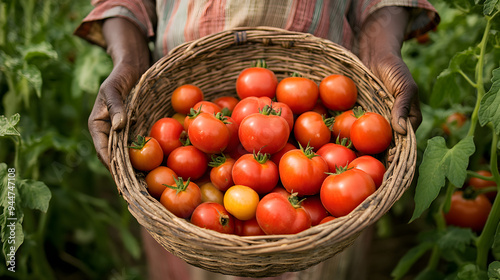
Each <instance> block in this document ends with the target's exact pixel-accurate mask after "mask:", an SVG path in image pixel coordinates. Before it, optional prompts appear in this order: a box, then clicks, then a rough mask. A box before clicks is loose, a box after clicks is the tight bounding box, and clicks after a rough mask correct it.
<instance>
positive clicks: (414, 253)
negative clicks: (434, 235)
mask: <svg viewBox="0 0 500 280" xmlns="http://www.w3.org/2000/svg"><path fill="white" fill-rule="evenodd" d="M433 246H434V243H433V242H423V243H420V244H418V245H417V246H415V247H413V248H411V249H410V250H409V251H408V252H406V254H405V255H404V256H403V257H402V258H401V260H399V262H398V264H397V265H396V267H395V268H394V270H393V271H392V272H391V276H392V277H394V279H396V280H397V279H401V278H403V276H405V274H406V273H408V271H409V270H410V268H411V267H412V266H413V265H414V264H415V263H416V262H417V261H418V260H419V259H420V258H421V257H422V256H423V255H424V254H425V253H426V252H427V251H429V250H431V249H432V247H433Z"/></svg>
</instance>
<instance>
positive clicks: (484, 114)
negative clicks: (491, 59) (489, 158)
mask: <svg viewBox="0 0 500 280" xmlns="http://www.w3.org/2000/svg"><path fill="white" fill-rule="evenodd" d="M491 82H492V85H491V88H490V90H489V91H488V92H487V93H486V94H485V95H484V96H483V99H482V100H481V104H480V107H479V112H478V114H479V115H478V116H479V124H480V125H481V126H484V125H486V124H487V123H488V122H491V123H492V124H493V127H494V130H495V134H500V68H497V69H495V70H493V77H492V78H491Z"/></svg>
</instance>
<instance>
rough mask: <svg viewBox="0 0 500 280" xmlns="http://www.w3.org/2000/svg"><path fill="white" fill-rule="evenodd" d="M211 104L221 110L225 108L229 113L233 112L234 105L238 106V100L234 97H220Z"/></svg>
mask: <svg viewBox="0 0 500 280" xmlns="http://www.w3.org/2000/svg"><path fill="white" fill-rule="evenodd" d="M212 102H213V103H215V104H216V105H217V106H219V107H220V108H221V109H224V108H227V110H229V112H233V109H234V107H235V106H236V104H238V102H239V100H238V98H236V97H234V96H220V97H217V98H216V99H214V101H212Z"/></svg>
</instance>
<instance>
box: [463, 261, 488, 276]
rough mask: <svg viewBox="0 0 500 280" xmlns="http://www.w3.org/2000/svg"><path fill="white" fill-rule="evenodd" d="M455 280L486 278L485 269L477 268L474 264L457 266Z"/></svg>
mask: <svg viewBox="0 0 500 280" xmlns="http://www.w3.org/2000/svg"><path fill="white" fill-rule="evenodd" d="M456 279H457V280H487V279H488V274H487V273H486V271H484V270H481V269H479V267H477V265H475V264H466V265H463V266H462V267H460V268H459V270H458V274H457V278H456Z"/></svg>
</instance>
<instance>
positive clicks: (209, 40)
mask: <svg viewBox="0 0 500 280" xmlns="http://www.w3.org/2000/svg"><path fill="white" fill-rule="evenodd" d="M256 59H265V60H266V62H267V64H268V66H269V69H271V70H273V71H274V72H275V73H276V75H277V77H278V79H279V80H280V79H282V78H284V77H287V76H289V75H290V74H291V73H293V72H298V73H299V74H301V75H303V76H304V77H308V78H311V79H313V80H314V81H316V82H317V83H318V84H319V82H320V81H321V79H322V78H323V77H325V76H327V75H329V74H333V73H341V74H344V75H346V76H348V77H350V78H351V79H353V80H354V82H355V83H356V85H357V87H358V92H359V93H358V103H359V105H361V106H362V107H363V108H364V109H366V110H368V111H373V112H377V113H380V114H382V115H383V116H385V117H386V118H387V119H389V116H390V109H391V108H392V104H393V97H392V96H391V95H389V94H387V91H386V89H385V88H384V86H383V85H382V83H381V82H380V81H379V80H378V79H377V78H376V77H375V76H374V75H373V74H372V73H371V72H370V71H369V70H368V69H367V68H366V67H365V66H364V65H363V64H362V63H361V61H360V60H359V59H358V58H357V57H356V56H354V55H353V54H352V53H350V52H349V51H347V50H346V49H344V48H342V47H340V46H338V45H336V44H334V43H332V42H330V41H328V40H325V39H320V38H317V37H315V36H312V35H310V34H305V33H298V32H290V31H285V30H281V29H275V28H267V27H266V28H251V29H248V28H240V29H234V30H228V31H224V32H220V33H217V34H213V35H210V36H207V37H204V38H201V39H199V40H196V41H193V42H190V43H185V44H183V45H181V46H179V47H177V48H176V49H174V50H173V51H172V52H171V53H170V54H169V55H168V56H166V57H164V58H162V59H161V60H159V61H158V62H157V63H156V64H154V65H153V66H152V67H151V68H150V69H149V70H148V71H147V72H146V73H145V74H144V75H143V76H142V78H141V79H140V81H139V83H138V84H137V86H136V87H135V89H134V90H133V91H132V92H131V94H130V95H129V98H128V100H127V101H126V108H127V121H128V123H127V125H126V127H125V129H124V130H122V131H119V132H114V133H112V135H111V137H110V157H111V172H112V174H113V177H114V180H115V182H116V184H117V187H118V190H119V193H120V194H121V196H122V197H123V198H124V199H125V200H126V201H127V203H128V206H129V210H130V212H131V213H132V215H134V217H135V218H136V219H137V221H138V222H139V223H140V224H141V225H142V226H144V227H145V228H146V229H147V230H148V231H149V232H150V234H151V235H152V236H153V237H154V238H155V239H156V240H157V241H158V242H159V243H160V244H162V245H163V247H165V248H166V249H167V250H168V251H170V252H171V253H173V254H174V255H177V256H178V257H180V258H181V259H183V260H185V261H186V262H188V263H190V264H192V265H195V266H197V267H201V268H203V269H206V270H209V271H213V272H219V273H223V274H229V275H237V276H250V277H266V276H274V275H279V274H281V273H283V272H287V271H299V270H303V269H306V268H308V267H311V266H313V265H315V264H318V263H320V262H322V261H324V260H326V259H328V258H330V257H332V256H334V255H336V254H337V253H339V252H341V251H342V250H343V249H345V248H346V247H348V246H350V245H351V244H352V243H353V241H354V240H355V239H356V238H357V236H358V235H359V234H360V232H361V231H362V230H363V229H365V228H366V227H367V226H369V225H371V224H373V223H374V222H376V221H377V220H378V219H379V218H380V217H381V216H382V215H384V214H385V213H386V212H387V211H388V210H389V209H390V208H391V207H392V205H393V204H394V203H395V202H396V200H398V199H399V198H400V197H401V195H402V194H403V193H404V192H405V190H406V189H407V188H408V187H409V185H410V183H411V180H412V178H413V175H414V171H415V165H416V143H415V135H414V134H413V130H412V129H411V127H410V125H409V127H408V131H409V133H408V135H399V134H396V133H395V134H394V140H393V143H392V144H391V147H390V148H389V150H388V152H386V155H385V159H384V161H385V163H386V166H387V172H386V174H385V177H384V182H383V184H382V186H381V187H380V188H379V189H378V190H377V191H376V193H374V194H373V195H371V196H370V197H369V198H367V199H366V201H365V202H364V203H362V204H361V205H360V206H359V207H357V208H356V209H355V210H354V211H352V212H351V213H350V214H349V215H347V216H345V217H341V218H338V219H335V220H333V221H331V222H329V223H326V224H322V225H318V226H314V227H312V228H310V229H308V230H306V231H303V232H301V233H299V234H294V235H268V236H253V237H240V236H236V235H228V234H221V233H218V232H215V231H211V230H206V229H202V228H199V227H197V226H195V225H192V224H191V223H189V222H188V221H186V220H184V219H180V218H177V217H176V216H174V215H173V214H172V213H170V212H169V211H167V210H166V209H165V208H164V207H163V206H162V205H161V204H160V203H159V202H158V201H157V200H155V199H154V198H153V197H151V196H150V195H149V194H148V191H147V189H146V184H145V181H144V174H141V173H136V172H135V171H134V169H133V168H132V166H131V164H130V161H129V155H128V149H127V148H126V147H127V145H128V144H127V143H128V142H129V139H133V138H135V136H136V135H137V134H139V133H140V134H147V133H149V129H150V128H151V126H152V124H153V123H154V122H155V121H156V120H158V119H160V118H162V117H166V116H171V115H173V113H174V112H173V109H172V107H171V105H170V96H171V93H172V91H173V90H174V89H175V88H176V87H178V86H180V85H183V84H187V83H191V84H195V85H197V86H199V87H200V88H201V89H202V90H203V92H204V94H205V97H206V99H207V100H211V99H213V98H215V97H218V96H220V95H225V94H233V95H235V96H236V92H235V81H236V78H237V75H238V74H239V72H240V71H242V70H243V69H244V68H246V67H249V66H250V65H251V62H253V61H255V60H256Z"/></svg>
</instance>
